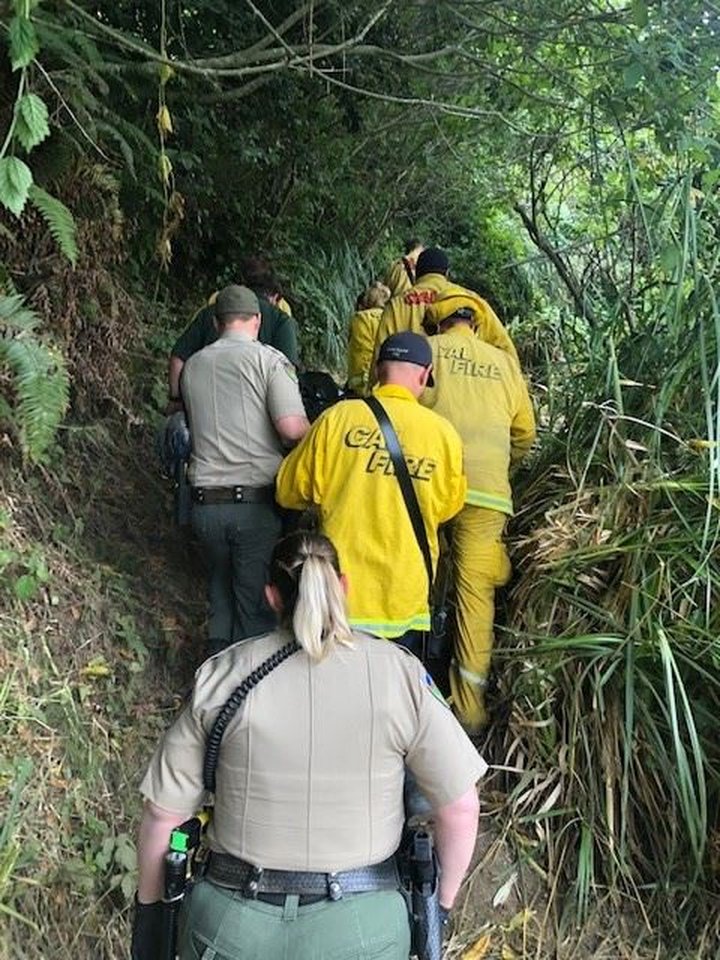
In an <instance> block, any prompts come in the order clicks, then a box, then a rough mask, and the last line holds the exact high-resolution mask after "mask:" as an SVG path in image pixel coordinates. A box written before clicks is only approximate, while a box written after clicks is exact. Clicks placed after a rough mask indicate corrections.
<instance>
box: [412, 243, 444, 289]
mask: <svg viewBox="0 0 720 960" xmlns="http://www.w3.org/2000/svg"><path fill="white" fill-rule="evenodd" d="M449 269H450V263H449V261H448V257H447V254H446V253H445V251H444V250H441V249H440V247H426V248H425V249H424V250H423V252H422V253H421V254H420V256H419V257H418V258H417V263H416V264H415V280H416V281H418V280H419V279H420V277H424V276H425V274H426V273H441V274H442V275H443V276H447V272H448V270H449Z"/></svg>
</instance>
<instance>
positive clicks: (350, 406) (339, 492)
mask: <svg viewBox="0 0 720 960" xmlns="http://www.w3.org/2000/svg"><path fill="white" fill-rule="evenodd" d="M373 393H374V394H375V396H377V398H378V399H379V400H380V402H381V403H382V404H383V406H384V407H385V409H386V410H387V413H388V416H389V418H390V420H391V421H392V422H393V425H394V426H395V429H396V431H397V434H398V437H399V439H400V444H401V445H402V448H403V452H404V454H405V459H406V461H407V465H408V469H409V471H410V475H411V477H412V478H413V485H414V487H415V492H416V494H417V498H418V502H419V504H420V510H421V512H422V516H423V519H424V521H425V529H426V531H427V538H428V542H429V544H430V550H431V553H432V558H433V566H435V565H436V564H437V557H438V539H437V528H438V526H439V524H441V523H444V522H445V521H446V520H449V519H450V518H451V517H453V516H454V515H455V514H456V513H458V512H459V510H460V509H461V508H462V505H463V503H464V500H465V489H466V483H465V476H464V474H463V463H462V441H461V439H460V437H459V436H458V434H457V431H456V430H455V428H454V427H453V426H451V424H449V423H448V421H447V420H445V419H444V418H443V417H439V416H438V415H437V414H436V413H434V412H433V411H432V410H428V409H427V408H425V407H422V406H420V404H419V403H417V401H416V400H415V398H414V397H413V395H412V394H411V393H410V391H409V390H406V389H405V388H404V387H400V386H394V385H389V384H388V385H385V386H382V387H376V388H375V390H373ZM276 498H277V501H278V503H279V504H280V505H281V506H283V507H288V508H290V509H293V510H302V509H304V508H306V507H309V506H311V505H313V504H315V505H317V506H318V507H319V509H320V518H321V527H322V531H323V533H325V534H326V535H327V536H328V537H330V539H331V540H332V541H333V543H334V544H335V546H336V548H337V551H338V553H339V555H340V566H341V569H342V570H343V572H344V573H346V574H347V576H348V580H349V594H348V605H349V612H350V623H351V624H352V626H353V627H355V628H356V629H358V630H364V631H366V632H367V633H373V634H376V635H377V636H382V637H399V636H400V635H401V634H403V633H405V632H406V631H407V630H427V629H429V624H430V618H429V610H428V583H427V575H426V572H425V564H424V563H423V558H422V554H421V552H420V548H419V546H418V543H417V540H416V539H415V534H414V533H413V529H412V526H411V524H410V518H409V516H408V513H407V509H406V507H405V502H404V500H403V498H402V494H401V492H400V486H399V484H398V481H397V478H396V477H395V474H394V472H393V467H392V461H391V460H390V457H389V455H388V452H387V450H386V448H385V443H384V440H383V436H382V434H381V432H380V429H379V427H378V424H377V421H376V420H375V417H374V416H373V414H372V412H371V411H370V409H369V407H368V406H367V404H366V403H365V402H364V401H363V400H345V401H343V402H341V403H338V404H335V406H333V407H331V408H330V409H329V410H326V411H325V413H323V414H322V415H321V416H320V417H319V418H318V419H317V420H316V421H315V423H314V424H313V426H312V427H311V429H310V431H309V432H308V433H307V434H306V435H305V437H304V439H303V440H302V441H301V442H300V444H298V446H297V447H296V448H295V449H294V450H293V451H292V453H290V454H289V456H288V457H287V458H286V459H285V460H284V461H283V463H282V464H281V466H280V471H279V473H278V475H277V481H276Z"/></svg>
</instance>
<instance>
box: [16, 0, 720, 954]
mask: <svg viewBox="0 0 720 960" xmlns="http://www.w3.org/2000/svg"><path fill="white" fill-rule="evenodd" d="M719 29H720V20H719V17H718V13H717V11H716V9H715V7H714V5H712V4H708V3H700V2H696V0H685V2H683V3H679V2H670V0H656V2H652V3H651V2H645V0H632V2H630V0H628V2H624V0H618V2H615V0H596V2H593V3H590V4H586V5H584V6H582V5H580V6H578V5H577V4H575V3H570V2H569V0H555V2H553V3H550V2H546V0H532V2H531V0H509V2H507V3H502V4H500V3H487V2H482V3H481V2H479V0H465V2H462V3H459V2H456V0H440V2H437V3H432V4H415V5H407V4H400V3H398V2H394V0H391V2H389V3H388V2H381V0H358V2H356V3H353V4H349V5H348V4H346V3H345V4H341V3H339V2H335V0H314V2H313V3H309V4H307V5H297V4H293V3H289V2H287V0H267V2H263V3H247V4H239V3H236V2H234V0H206V2H203V3H200V2H195V3H189V4H187V3H186V4H184V5H179V4H176V3H173V2H172V0H167V2H163V3H159V2H153V0H142V2H132V3H131V2H129V0H114V2H112V3H110V2H107V0H99V2H97V3H95V4H93V5H89V4H87V3H85V2H84V0H65V2H63V3H50V2H49V0H39V2H38V0H12V2H9V0H0V35H1V36H2V38H3V44H4V46H3V47H2V49H0V458H2V470H1V473H0V511H1V512H0V536H1V537H2V542H1V543H0V571H1V572H2V586H1V587H0V589H1V590H2V601H3V602H2V604H0V610H2V612H1V613H0V637H1V638H2V646H1V648H0V658H1V660H0V666H2V670H1V671H0V673H1V675H2V678H3V679H2V681H1V682H0V705H1V706H2V717H3V733H2V735H0V745H1V747H2V759H1V760H0V779H1V780H2V785H3V787H4V788H5V792H6V793H7V796H8V804H7V811H8V812H7V814H6V817H5V819H4V822H3V827H2V832H0V912H2V913H3V918H2V919H3V921H7V922H6V923H4V927H5V928H7V930H8V931H9V933H8V936H7V938H6V939H5V940H0V957H2V958H3V960H4V958H5V956H7V957H27V958H34V957H38V958H39V957H47V956H57V957H63V956H68V957H69V956H73V957H77V956H88V957H91V956H92V957H93V958H95V957H107V958H110V957H115V956H119V955H122V949H121V944H122V943H123V938H124V937H126V910H125V906H126V903H127V896H128V894H129V892H130V890H131V886H132V881H131V878H132V870H133V852H132V842H133V841H132V837H133V829H134V825H133V817H134V816H135V815H136V811H137V797H136V794H135V786H134V785H135V784H136V782H137V779H138V773H139V770H140V767H141V766H142V763H143V760H144V758H145V756H146V755H147V753H148V752H149V749H150V746H151V744H152V742H153V741H154V739H155V737H156V735H157V732H158V730H159V729H161V728H162V727H163V726H164V724H165V722H166V720H167V718H168V717H169V715H170V714H171V711H172V696H171V693H172V690H177V689H180V688H181V686H182V683H184V682H185V680H186V679H187V674H188V672H189V668H190V666H191V665H192V664H191V661H192V660H193V657H194V653H193V652H192V651H193V647H192V644H189V645H188V647H189V649H188V648H183V644H182V642H180V641H179V640H178V638H179V637H183V636H184V635H185V634H186V633H187V634H188V635H189V636H193V635H196V634H197V633H198V632H199V630H200V627H201V620H200V617H201V604H200V602H199V601H198V602H197V603H196V602H194V600H193V602H192V603H188V601H187V598H188V597H191V598H194V599H195V598H197V587H196V584H195V581H194V580H193V578H192V574H191V573H190V572H188V570H189V568H188V558H187V551H186V548H185V547H184V546H183V545H182V544H181V543H180V542H179V541H178V540H177V539H175V537H174V534H173V533H172V532H171V531H170V530H169V529H168V514H169V511H168V510H167V505H166V504H164V502H163V494H162V490H161V488H160V487H159V486H158V484H157V482H156V481H154V480H153V478H152V471H153V467H152V464H151V457H152V453H151V450H152V439H151V432H152V427H153V425H154V423H155V421H156V419H157V413H156V410H157V407H158V406H159V405H162V402H163V399H164V389H163V385H162V375H163V363H164V356H165V354H166V352H167V349H168V347H169V345H170V344H171V343H172V340H173V337H174V334H175V332H176V331H177V330H179V329H181V328H182V326H183V325H184V323H185V322H186V320H187V318H188V317H189V316H190V315H191V313H192V312H193V311H194V310H195V309H196V308H197V307H198V306H199V305H200V304H201V303H203V302H204V301H205V299H206V297H207V295H208V294H209V293H210V292H211V291H212V290H214V289H216V288H217V287H218V285H219V284H222V283H224V282H227V281H228V280H231V279H234V278H235V277H236V271H237V269H238V264H239V260H240V258H241V256H242V255H244V254H248V253H261V254H266V255H268V256H269V257H270V258H271V260H272V262H273V264H274V265H275V266H276V268H277V270H278V272H279V274H280V276H281V277H282V279H283V281H284V283H285V286H286V293H287V296H288V299H289V300H290V302H291V303H292V306H293V308H294V312H295V315H296V316H297V318H298V321H299V326H300V330H301V336H302V341H303V348H304V355H305V358H306V360H307V361H308V362H309V363H312V364H313V365H315V364H317V365H320V364H321V363H324V364H326V365H327V366H328V367H329V368H330V369H332V370H336V371H340V370H341V368H342V359H343V354H344V339H345V330H346V324H347V319H348V317H349V314H350V312H351V309H352V305H353V303H354V300H355V297H356V296H357V294H358V293H359V292H360V290H361V289H362V287H363V286H364V285H365V284H366V283H367V282H368V281H369V280H370V279H371V278H372V277H373V275H374V274H377V273H380V272H382V271H383V270H384V268H385V266H386V265H387V263H389V261H390V260H391V259H392V258H394V257H395V256H397V254H398V252H399V250H400V247H401V246H402V243H403V241H404V239H405V238H406V237H407V236H412V235H419V236H421V237H424V238H426V239H428V240H431V241H432V242H434V243H438V244H440V245H443V246H445V247H446V248H447V249H448V250H449V251H450V254H451V257H452V263H453V266H454V272H455V276H456V277H457V278H458V279H459V280H462V281H464V282H466V283H468V284H469V285H471V286H473V287H475V288H476V289H478V290H479V291H480V292H481V293H482V294H483V295H484V296H486V297H487V298H488V299H489V300H490V301H491V303H492V304H493V306H494V307H495V308H496V310H497V311H498V313H499V314H500V315H501V316H502V317H503V319H504V320H505V321H506V322H507V323H508V324H509V326H510V328H511V330H512V332H513V335H514V336H515V338H516V341H517V343H518V345H519V349H520V352H521V354H522V357H523V361H524V364H525V367H526V370H527V372H528V374H529V376H530V378H531V383H532V387H533V393H534V396H535V400H536V404H537V408H538V413H539V419H540V425H541V438H540V443H539V444H538V449H537V450H536V452H535V453H534V455H533V458H532V460H531V462H530V463H529V464H528V465H526V466H525V467H524V468H522V469H521V471H520V472H519V473H518V475H517V477H516V478H515V482H516V488H517V493H518V497H517V499H518V502H519V503H520V505H521V509H520V512H519V515H518V517H517V518H516V519H515V521H514V524H513V527H512V530H511V533H512V537H513V541H514V564H515V568H516V576H515V579H514V581H513V584H512V585H511V588H510V590H509V591H508V594H507V598H506V600H507V609H506V611H505V614H504V625H503V627H502V629H501V632H500V635H499V638H498V640H499V644H498V645H499V653H498V658H497V688H496V690H495V698H494V707H495V717H496V723H495V725H494V726H493V728H492V730H491V731H490V735H489V741H488V745H487V750H488V753H489V754H490V755H491V756H492V757H493V759H494V760H495V762H496V763H497V764H498V765H500V767H501V770H500V771H498V772H497V773H496V775H495V776H494V778H493V779H492V780H491V781H490V783H489V784H488V788H487V793H486V798H487V799H486V803H487V809H488V810H492V813H493V820H494V822H495V823H496V824H499V825H500V826H501V829H502V836H503V837H504V838H505V839H506V841H507V842H508V843H509V844H511V845H512V847H513V850H514V856H515V859H516V860H517V863H518V865H519V866H518V869H519V871H520V879H521V881H522V883H524V884H525V887H526V890H525V899H526V902H527V905H528V909H527V910H526V911H525V912H523V913H522V915H520V914H518V915H517V916H518V917H519V918H520V919H517V917H512V918H510V919H509V920H508V919H507V918H502V917H501V918H499V919H498V916H497V915H496V914H495V913H493V912H492V911H493V908H492V907H491V906H489V905H488V911H489V913H488V914H486V915H482V916H480V915H477V914H475V913H472V911H470V912H469V913H467V915H465V916H464V919H463V923H462V925H461V929H460V930H459V932H458V935H457V937H456V938H455V940H454V941H453V943H452V945H451V951H450V952H451V956H456V955H460V953H461V951H462V950H463V949H464V948H465V947H466V946H467V945H469V944H473V943H474V944H475V946H476V948H477V950H476V953H477V957H478V958H480V957H482V956H487V957H494V956H496V955H497V956H499V955H500V951H501V949H506V953H505V956H506V957H509V956H510V955H511V954H509V953H507V950H511V951H512V953H513V955H515V956H527V957H530V956H534V957H541V956H546V955H547V956H550V955H552V956H559V957H565V956H567V957H569V956H583V953H582V951H583V950H585V952H586V955H588V956H597V957H603V956H607V957H613V958H616V957H617V956H620V955H622V956H633V954H634V955H635V956H637V957H641V956H645V955H648V956H662V957H668V958H673V957H674V958H676V960H680V958H683V960H685V958H690V957H693V958H706V957H707V958H714V957H715V955H716V952H717V942H718V938H719V937H720V930H718V918H717V910H715V912H713V904H714V903H716V902H717V896H718V884H719V883H720V879H719V878H720V857H719V853H718V851H719V850H720V821H719V820H718V810H719V809H720V754H719V750H720V748H719V747H718V742H717V736H716V735H715V726H716V718H717V716H718V709H719V707H720V691H719V684H720V663H719V660H720V647H719V645H718V636H720V614H719V613H718V596H720V559H719V558H720V548H719V546H718V540H719V539H720V446H719V444H720V313H719V311H718V305H717V302H716V292H715V291H716V287H717V278H718V243H717V223H718V220H719V219H720V199H719V197H718V185H719V184H720V148H719V147H718V142H717V137H716V131H717V127H718V121H719V120H720V85H719V84H718V63H717V37H718V30H719ZM63 418H64V419H63ZM167 649H169V650H170V651H171V652H172V653H173V656H171V657H170V658H168V657H167V656H166V655H165V654H166V651H167ZM183 649H184V653H183V655H182V656H179V650H180V651H182V650H183ZM168 671H169V672H168ZM180 673H182V676H180ZM481 875H482V871H481ZM531 879H532V882H530V881H531ZM538 883H539V884H540V886H539V887H538ZM533 891H535V892H533ZM501 899H502V898H501ZM598 918H600V919H598ZM486 923H488V924H490V925H491V926H490V927H488V928H487V929H486V928H485V927H484V924H486ZM500 928H502V937H500V936H499V935H497V930H498V929H500ZM580 928H581V929H580ZM483 937H487V939H486V940H483ZM501 941H502V944H503V945H504V946H502V948H501V946H500V943H501ZM621 941H624V942H625V944H626V946H622V947H620V946H619V943H620V942H621ZM578 944H579V946H577V945H578ZM576 946H577V950H578V951H580V952H573V951H576ZM481 951H484V952H481Z"/></svg>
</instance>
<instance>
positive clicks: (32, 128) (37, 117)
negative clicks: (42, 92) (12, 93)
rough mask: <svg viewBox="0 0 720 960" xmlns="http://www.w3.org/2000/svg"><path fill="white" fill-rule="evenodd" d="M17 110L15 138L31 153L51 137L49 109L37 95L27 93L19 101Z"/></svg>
mask: <svg viewBox="0 0 720 960" xmlns="http://www.w3.org/2000/svg"><path fill="white" fill-rule="evenodd" d="M15 110H16V120H15V136H16V137H17V138H18V140H19V141H20V143H21V144H22V145H23V147H24V148H25V149H26V150H27V151H28V153H29V152H30V151H31V150H32V148H33V147H36V146H37V145H38V144H39V143H42V141H43V140H44V139H45V138H46V137H48V136H50V125H49V123H48V109H47V107H46V106H45V104H44V103H43V101H42V100H41V99H40V97H38V95H37V94H35V93H26V94H25V96H24V97H21V98H20V99H19V100H18V102H17V105H16V107H15Z"/></svg>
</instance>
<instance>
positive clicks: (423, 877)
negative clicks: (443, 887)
mask: <svg viewBox="0 0 720 960" xmlns="http://www.w3.org/2000/svg"><path fill="white" fill-rule="evenodd" d="M406 844H407V845H406V848H405V858H404V859H405V867H406V871H407V876H408V879H409V883H410V891H409V893H410V911H411V915H410V916H411V936H412V952H413V954H415V956H416V957H417V958H418V960H441V958H442V941H443V927H442V920H441V917H440V901H439V899H438V880H439V873H440V872H439V869H438V862H437V857H436V855H435V850H434V845H433V838H432V836H431V834H430V833H428V832H427V830H424V829H419V830H413V831H411V832H410V833H409V834H408V837H407V841H406Z"/></svg>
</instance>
